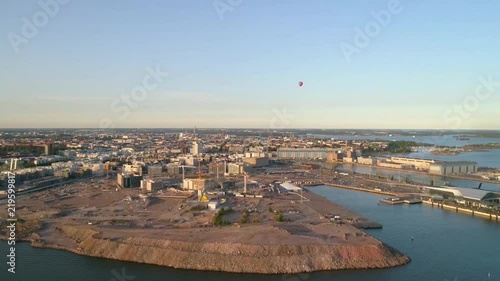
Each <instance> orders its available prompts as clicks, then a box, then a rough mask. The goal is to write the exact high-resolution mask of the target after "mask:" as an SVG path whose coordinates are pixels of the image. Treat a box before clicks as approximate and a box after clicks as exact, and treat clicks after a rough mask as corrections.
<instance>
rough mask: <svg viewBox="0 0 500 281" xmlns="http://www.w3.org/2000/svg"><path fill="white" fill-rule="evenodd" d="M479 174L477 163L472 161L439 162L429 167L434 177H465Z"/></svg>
mask: <svg viewBox="0 0 500 281" xmlns="http://www.w3.org/2000/svg"><path fill="white" fill-rule="evenodd" d="M475 172H477V163H476V162H470V161H456V162H439V163H432V164H430V165H429V173H430V174H434V175H443V176H444V175H465V174H471V173H475Z"/></svg>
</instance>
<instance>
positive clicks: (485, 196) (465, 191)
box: [425, 185, 500, 209]
mask: <svg viewBox="0 0 500 281" xmlns="http://www.w3.org/2000/svg"><path fill="white" fill-rule="evenodd" d="M480 188H481V185H480V186H479V187H478V188H476V189H471V188H464V187H430V186H428V187H425V189H427V191H428V192H429V193H430V194H431V195H433V197H432V198H433V199H434V200H440V201H441V200H444V201H453V202H456V203H459V204H462V205H465V206H469V207H478V208H493V209H499V208H500V192H494V191H489V190H482V189H480Z"/></svg>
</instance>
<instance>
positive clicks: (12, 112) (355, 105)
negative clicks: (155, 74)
mask: <svg viewBox="0 0 500 281" xmlns="http://www.w3.org/2000/svg"><path fill="white" fill-rule="evenodd" d="M53 1H55V0H52V2H53ZM65 1H67V2H68V3H66V4H57V7H58V11H56V12H55V13H53V15H48V16H47V18H48V22H47V24H45V25H40V26H39V28H37V29H38V30H37V31H36V32H35V33H34V36H31V37H32V38H27V36H25V35H23V25H25V23H24V22H23V20H22V18H26V19H27V20H28V21H29V22H31V23H32V24H35V20H36V19H34V15H37V13H38V16H40V13H46V12H44V9H43V8H42V6H41V5H40V3H39V2H38V1H16V0H6V1H2V2H1V3H0V35H1V36H2V37H1V38H2V39H1V40H0V65H1V66H2V67H1V68H0V93H1V97H2V107H1V109H0V110H1V113H2V114H1V116H2V117H1V119H0V128H12V127H29V128H36V127H99V126H101V125H100V124H102V120H107V121H108V122H110V123H112V124H113V126H116V127H192V126H195V125H196V126H198V127H259V128H413V129H424V128H435V129H500V121H499V120H500V113H499V110H498V109H499V108H500V69H499V67H500V65H499V60H498V59H499V51H498V50H499V46H500V33H499V32H498V30H500V17H499V16H498V11H499V10H500V2H498V1H486V0H484V1H465V0H454V1H451V0H449V1H444V0H443V1H429V0H427V1H426V0H413V1H411V0H400V1H396V0H391V1H393V2H391V1H386V0H364V1H360V0H358V1H348V0H345V1H334V0H324V1H320V0H316V1H314V0H311V1H298V0H288V1H285V0H275V1H268V0H240V1H237V0H219V1H218V2H217V1H213V0H191V1H187V0H175V1H174V0H171V1H168V0H166V1H147V0H145V1H118V0H115V1H97V0H88V1H83V0H69V1H68V0H65ZM394 1H395V2H394ZM41 2H43V3H46V2H51V1H50V0H42V1H41ZM214 3H216V4H218V5H219V6H218V7H224V6H223V5H229V6H226V7H230V8H229V10H226V11H225V12H223V13H222V17H219V14H218V12H217V9H216V8H215V6H214ZM231 3H233V4H234V5H233V6H231ZM390 5H397V6H398V7H399V12H398V13H391V12H390V10H389V8H388V7H389V6H390ZM382 10H384V11H389V12H388V13H389V14H391V18H390V20H389V21H388V24H387V25H386V26H382V25H381V24H380V23H377V22H376V20H375V18H374V16H373V14H372V12H377V13H379V12H380V11H382ZM41 19H42V20H43V17H42V18H41ZM42 23H43V22H42ZM370 24H372V25H373V24H375V25H378V27H379V28H380V29H379V32H377V33H375V34H374V35H373V36H372V37H370V36H368V38H369V42H368V44H367V46H364V47H362V48H361V47H359V45H356V44H355V36H356V31H355V28H359V29H361V30H365V29H366V28H367V26H369V25H370ZM35 27H37V26H36V25H35ZM13 34H14V35H13ZM28 35H29V34H28ZM13 38H15V40H14V39H13ZM19 38H23V39H19ZM16 40H17V41H16ZM20 40H21V41H22V43H19V42H21V41H20ZM13 42H14V43H13ZM343 43H344V44H348V45H350V46H353V47H354V48H357V49H358V52H357V53H354V54H352V56H350V60H347V59H346V56H345V55H344V53H343V51H342V49H341V47H340V46H341V44H343ZM357 46H358V47H359V48H358V47H357ZM16 49H17V52H16ZM147 67H150V68H153V69H154V68H156V67H159V69H161V71H162V72H168V77H165V78H164V79H162V80H161V81H160V83H157V84H156V85H155V87H154V89H151V90H147V94H146V97H145V98H144V99H143V100H140V101H138V100H134V101H133V105H126V107H127V108H128V109H127V111H128V114H122V113H123V111H118V110H116V108H117V107H118V106H117V104H116V103H115V109H113V102H114V101H116V102H117V103H118V105H119V106H121V108H122V109H123V106H125V103H123V102H122V101H120V99H121V98H120V97H121V96H129V97H130V96H131V91H132V89H134V88H136V87H141V86H143V82H142V81H143V79H144V77H145V76H147V75H148V72H147V70H146V68H147ZM491 75H492V76H491ZM489 76H491V77H490V78H488V77H489ZM479 77H484V78H485V79H486V80H488V79H490V80H492V81H493V82H490V87H489V88H488V87H483V88H482V90H481V91H482V92H481V91H480V92H481V93H482V96H481V97H482V98H481V99H480V98H479V97H478V96H477V94H475V90H476V89H477V88H478V85H481V82H480V80H479ZM299 81H303V82H304V86H303V87H298V85H297V83H298V82H299ZM496 81H498V82H496ZM491 85H493V86H491ZM487 89H489V90H487ZM464 106H465V107H464ZM460 108H461V109H460ZM277 112H278V113H277ZM125 115H126V116H125Z"/></svg>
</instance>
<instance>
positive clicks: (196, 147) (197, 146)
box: [191, 141, 203, 155]
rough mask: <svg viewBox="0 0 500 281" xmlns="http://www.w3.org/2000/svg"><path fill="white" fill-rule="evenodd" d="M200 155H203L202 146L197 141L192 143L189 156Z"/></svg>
mask: <svg viewBox="0 0 500 281" xmlns="http://www.w3.org/2000/svg"><path fill="white" fill-rule="evenodd" d="M201 153H203V145H202V144H201V143H200V142H198V141H194V142H193V146H192V147H191V154H193V155H199V154H201Z"/></svg>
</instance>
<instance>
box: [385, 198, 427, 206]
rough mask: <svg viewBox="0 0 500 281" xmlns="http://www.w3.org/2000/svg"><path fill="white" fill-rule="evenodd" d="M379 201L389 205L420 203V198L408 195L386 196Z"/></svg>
mask: <svg viewBox="0 0 500 281" xmlns="http://www.w3.org/2000/svg"><path fill="white" fill-rule="evenodd" d="M379 202H380V203H384V204H389V205H398V204H408V205H413V204H421V203H422V200H421V199H417V198H409V197H387V198H384V199H382V200H380V201H379Z"/></svg>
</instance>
